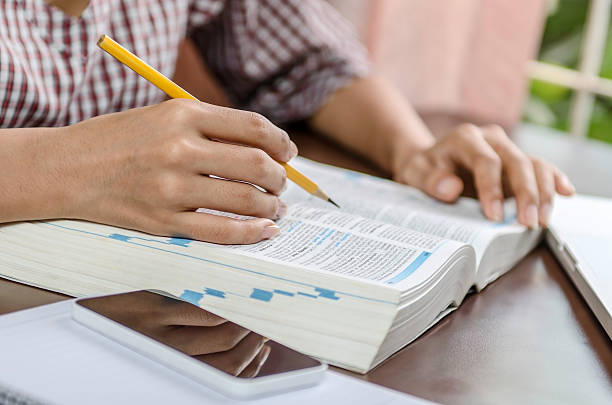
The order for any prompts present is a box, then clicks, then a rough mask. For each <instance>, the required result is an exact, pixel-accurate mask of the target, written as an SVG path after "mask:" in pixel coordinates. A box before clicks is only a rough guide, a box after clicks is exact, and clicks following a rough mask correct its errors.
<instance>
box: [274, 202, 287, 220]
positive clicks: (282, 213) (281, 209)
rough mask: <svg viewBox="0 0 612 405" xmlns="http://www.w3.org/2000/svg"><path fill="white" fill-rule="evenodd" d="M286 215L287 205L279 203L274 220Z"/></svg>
mask: <svg viewBox="0 0 612 405" xmlns="http://www.w3.org/2000/svg"><path fill="white" fill-rule="evenodd" d="M285 215H287V204H285V203H284V202H282V201H279V204H278V208H277V209H276V218H282V217H284V216H285Z"/></svg>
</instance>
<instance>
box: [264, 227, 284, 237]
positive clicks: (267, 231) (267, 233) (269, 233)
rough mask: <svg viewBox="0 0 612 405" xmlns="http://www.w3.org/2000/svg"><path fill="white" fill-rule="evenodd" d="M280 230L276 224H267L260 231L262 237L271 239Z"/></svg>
mask: <svg viewBox="0 0 612 405" xmlns="http://www.w3.org/2000/svg"><path fill="white" fill-rule="evenodd" d="M279 232H280V228H279V227H278V226H277V225H267V226H266V227H265V228H264V229H263V232H262V233H261V238H262V239H272V238H273V237H275V236H276V235H278V233H279Z"/></svg>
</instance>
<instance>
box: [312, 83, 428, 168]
mask: <svg viewBox="0 0 612 405" xmlns="http://www.w3.org/2000/svg"><path fill="white" fill-rule="evenodd" d="M309 123H310V125H311V126H312V127H313V128H314V129H316V130H317V131H319V132H321V133H323V134H325V135H327V136H329V137H331V138H333V139H335V140H336V141H338V142H339V143H341V144H342V145H344V146H346V147H347V148H350V149H352V150H354V151H356V152H357V153H359V154H362V155H364V156H366V157H368V158H370V159H372V160H373V161H374V162H375V163H377V164H378V165H379V166H380V167H381V168H383V169H385V170H387V171H388V172H393V171H394V165H395V164H396V163H395V162H396V160H397V159H398V157H399V156H401V157H403V158H405V156H407V155H411V154H413V153H414V152H417V151H420V150H423V149H425V148H428V147H430V146H431V145H432V144H433V143H434V138H433V136H432V135H431V133H430V132H429V130H428V129H427V127H426V126H425V125H424V124H423V122H422V121H421V119H420V118H419V116H418V115H417V114H416V112H415V111H414V110H413V109H412V107H411V106H410V105H409V103H408V102H407V101H406V99H405V98H404V97H403V96H402V95H401V94H400V93H399V92H398V91H397V90H396V89H395V88H393V87H392V86H391V85H390V84H389V83H387V82H386V81H385V80H384V79H382V78H380V77H376V76H371V77H367V78H363V79H357V80H355V81H354V82H353V83H351V84H350V85H348V86H347V87H344V88H342V89H341V90H339V91H337V92H335V93H334V94H333V95H332V96H331V97H330V98H329V100H328V101H327V102H326V103H325V104H324V105H323V106H322V107H321V108H320V109H319V110H318V111H317V112H316V113H315V115H314V116H313V117H312V118H311V119H310V120H309Z"/></svg>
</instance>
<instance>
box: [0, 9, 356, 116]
mask: <svg viewBox="0 0 612 405" xmlns="http://www.w3.org/2000/svg"><path fill="white" fill-rule="evenodd" d="M101 34H108V35H110V36H111V37H112V38H113V39H115V40H116V41H118V42H119V43H121V44H122V45H123V46H125V47H126V48H128V49H129V50H131V51H132V52H134V53H135V54H137V55H138V56H140V57H141V58H142V59H144V60H145V61H147V62H148V63H149V64H150V65H152V66H153V67H155V68H156V69H158V70H159V71H160V72H162V73H163V74H164V75H166V76H169V77H171V76H172V74H173V71H174V67H175V64H176V57H177V51H178V46H179V44H180V43H181V41H182V40H183V39H184V38H185V36H186V35H189V34H191V36H192V38H193V39H194V41H195V43H196V44H197V47H198V49H199V50H200V53H201V55H202V57H203V59H204V61H205V63H206V65H207V66H208V68H209V69H210V70H211V71H212V72H213V74H214V75H215V76H216V78H217V79H218V80H219V82H220V83H221V84H222V85H223V86H224V88H225V90H226V92H227V94H228V95H229V97H230V100H231V101H232V102H233V104H234V105H235V106H236V107H237V108H243V109H249V110H253V111H258V112H260V113H262V114H264V115H266V116H268V117H269V118H270V119H272V120H273V121H276V122H286V121H292V120H298V119H303V118H306V117H308V116H310V115H311V114H312V113H313V112H314V111H315V110H316V109H317V108H318V107H319V105H320V104H321V103H322V102H323V101H324V100H325V99H326V97H328V96H329V95H330V94H331V93H332V92H333V91H335V90H337V89H338V88H339V87H341V86H343V85H345V84H346V83H347V82H348V81H349V80H351V79H352V78H353V77H355V76H358V75H364V74H366V73H367V70H368V64H367V59H366V56H365V52H364V51H363V48H362V47H361V46H360V45H359V43H358V42H357V41H356V40H355V37H354V35H353V33H352V30H351V28H350V27H349V26H348V24H347V23H346V22H345V21H344V19H342V18H341V17H340V16H339V15H338V14H337V13H336V12H335V10H333V9H332V7H331V6H329V5H328V4H326V3H324V2H323V1H318V0H174V1H170V0H90V3H89V5H88V6H87V8H86V9H85V11H84V12H83V14H82V15H81V17H79V18H75V17H70V16H68V15H66V14H65V13H64V12H62V11H61V10H60V9H58V8H55V7H53V6H50V5H48V4H47V3H46V2H45V0H2V1H0V127H4V128H11V127H13V128H14V127H38V126H62V125H70V124H74V123H76V122H79V121H82V120H84V119H87V118H90V117H94V116H97V115H101V114H107V113H111V112H116V111H122V110H126V109H129V108H134V107H140V106H145V105H150V104H154V103H158V102H160V101H162V100H163V99H165V95H164V94H163V93H162V92H161V91H160V90H158V89H157V88H156V87H155V86H153V85H151V84H150V83H148V82H146V81H145V80H144V79H142V78H140V77H139V76H138V75H137V74H136V73H134V72H132V71H131V70H129V69H128V68H126V67H125V66H123V65H122V64H121V63H119V62H117V61H115V60H114V59H113V58H112V57H111V56H110V55H107V54H106V53H105V52H103V51H102V50H100V49H99V48H98V47H97V46H96V41H97V39H98V37H99V36H100V35H101Z"/></svg>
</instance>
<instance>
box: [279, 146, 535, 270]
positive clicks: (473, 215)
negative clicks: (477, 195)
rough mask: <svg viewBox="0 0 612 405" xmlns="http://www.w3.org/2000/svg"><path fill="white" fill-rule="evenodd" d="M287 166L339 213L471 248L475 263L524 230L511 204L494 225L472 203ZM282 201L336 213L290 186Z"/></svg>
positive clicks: (335, 171) (307, 164)
mask: <svg viewBox="0 0 612 405" xmlns="http://www.w3.org/2000/svg"><path fill="white" fill-rule="evenodd" d="M292 164H293V165H295V167H296V168H298V169H299V170H300V171H302V172H303V173H304V174H306V175H307V176H309V177H311V178H313V179H316V181H317V182H318V184H319V186H320V187H321V188H322V189H323V190H325V191H326V192H327V193H328V194H330V197H331V198H332V199H333V200H334V201H336V202H337V203H338V204H339V205H340V207H341V211H342V212H345V213H351V214H354V215H358V216H361V217H364V218H370V219H374V220H376V221H380V222H384V223H388V224H394V225H396V226H398V227H401V228H404V229H406V228H407V229H410V230H413V231H418V232H421V233H424V234H428V235H432V236H437V237H439V238H444V239H452V240H456V241H459V242H463V243H467V244H470V245H472V246H473V247H474V249H475V250H476V254H477V260H478V261H480V258H481V257H482V255H483V254H484V251H485V249H486V247H487V246H488V244H489V242H490V241H491V240H492V239H493V238H494V237H495V236H496V235H498V234H499V233H500V232H522V231H523V230H524V228H523V227H521V226H519V225H517V224H516V223H515V219H516V213H515V212H516V211H515V207H514V201H513V200H509V201H508V202H507V203H506V204H505V213H506V220H505V221H504V222H503V223H494V222H491V221H488V220H486V219H485V218H484V216H483V215H482V213H481V210H480V205H479V202H478V201H476V200H474V199H470V198H464V197H462V198H459V199H458V201H457V202H455V203H454V204H446V203H443V202H440V201H436V200H434V199H433V198H431V197H429V196H427V195H425V194H424V193H422V192H420V191H419V190H416V189H414V188H411V187H407V186H403V185H401V184H398V183H395V182H392V181H389V180H385V179H381V178H378V177H373V176H369V175H366V174H361V173H358V172H354V171H350V170H345V169H339V168H335V167H330V166H326V165H323V164H319V163H315V162H312V161H309V160H306V159H300V158H296V159H295V160H294V161H292ZM282 198H283V199H284V200H285V201H287V203H288V204H289V205H290V206H291V205H292V204H296V203H298V202H301V204H307V205H309V206H312V207H318V208H321V209H324V210H330V211H333V210H337V209H336V208H334V207H333V206H331V205H330V204H328V203H325V202H324V201H321V200H319V199H317V198H315V197H312V196H310V195H308V194H307V193H306V192H304V191H303V190H301V189H300V188H299V187H297V186H296V185H294V184H291V185H290V186H289V187H288V189H287V191H286V192H285V194H283V196H282Z"/></svg>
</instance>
